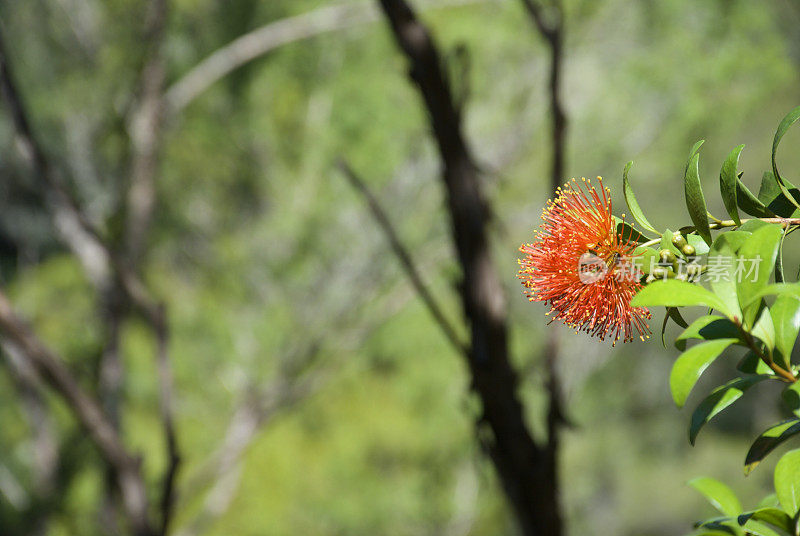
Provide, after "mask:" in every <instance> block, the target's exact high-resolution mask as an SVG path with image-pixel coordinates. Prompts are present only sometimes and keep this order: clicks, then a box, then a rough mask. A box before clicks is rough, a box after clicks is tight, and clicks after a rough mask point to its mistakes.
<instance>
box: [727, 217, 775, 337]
mask: <svg viewBox="0 0 800 536" xmlns="http://www.w3.org/2000/svg"><path fill="white" fill-rule="evenodd" d="M781 235H782V230H781V228H780V227H779V226H777V225H769V226H766V227H762V228H760V229H757V230H755V231H753V234H752V235H751V236H750V237H749V238H748V239H747V241H746V242H745V243H744V245H742V247H741V248H740V249H739V256H740V257H741V260H742V264H743V271H742V273H741V274H740V277H737V289H738V293H739V303H740V305H742V312H743V313H744V324H745V325H746V326H752V325H753V320H755V315H756V313H757V308H758V302H753V303H751V300H752V298H753V296H755V295H756V294H757V293H758V292H759V291H760V290H762V289H763V288H764V287H766V286H767V283H768V282H769V278H770V276H771V275H772V269H773V268H774V267H775V259H776V258H777V256H778V244H779V242H780V239H781ZM744 269H746V270H747V272H745V271H744Z"/></svg>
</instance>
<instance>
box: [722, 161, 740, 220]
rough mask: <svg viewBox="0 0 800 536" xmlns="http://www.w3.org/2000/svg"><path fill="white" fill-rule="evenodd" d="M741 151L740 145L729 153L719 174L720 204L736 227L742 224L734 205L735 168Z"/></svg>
mask: <svg viewBox="0 0 800 536" xmlns="http://www.w3.org/2000/svg"><path fill="white" fill-rule="evenodd" d="M742 149H744V145H740V146H738V147H737V148H736V149H734V150H733V151H731V154H729V155H728V158H726V159H725V162H724V163H723V164H722V170H721V171H720V172H719V189H720V192H721V194H722V202H723V203H724V204H725V210H727V211H728V215H729V216H730V217H731V219H732V220H733V221H734V222H735V223H736V225H741V224H742V221H741V220H740V219H739V209H738V205H737V203H736V180H737V177H736V168H737V167H738V165H739V155H740V154H741V152H742Z"/></svg>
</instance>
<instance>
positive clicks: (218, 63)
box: [166, 0, 492, 115]
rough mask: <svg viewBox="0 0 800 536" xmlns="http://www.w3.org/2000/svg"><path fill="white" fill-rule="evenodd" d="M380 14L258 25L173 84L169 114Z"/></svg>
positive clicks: (348, 11)
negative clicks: (271, 56) (278, 53)
mask: <svg viewBox="0 0 800 536" xmlns="http://www.w3.org/2000/svg"><path fill="white" fill-rule="evenodd" d="M487 1H492V0H441V1H439V2H436V3H432V4H428V5H426V7H428V8H431V9H433V8H443V7H450V6H461V5H468V4H475V3H483V2H487ZM378 15H379V13H378V11H377V10H375V9H374V8H373V7H372V3H371V2H365V1H359V2H352V3H347V4H340V5H335V6H326V7H322V8H319V9H316V10H314V11H310V12H308V13H303V14H301V15H296V16H294V17H288V18H285V19H281V20H278V21H275V22H270V23H268V24H266V25H264V26H262V27H260V28H256V29H255V30H253V31H252V32H250V33H247V34H245V35H243V36H241V37H238V38H236V39H235V40H233V41H231V42H230V43H228V44H227V45H225V46H224V47H222V48H220V49H218V50H217V51H215V52H214V53H212V54H211V55H209V56H208V57H207V58H205V59H204V60H202V61H201V62H200V63H198V64H197V65H196V66H195V67H194V68H192V69H191V70H190V71H189V72H188V73H186V74H185V75H184V76H183V77H182V78H181V79H180V80H178V81H177V82H175V83H174V84H172V86H170V88H169V90H168V91H167V94H166V102H167V110H168V113H169V114H170V115H177V114H178V113H179V112H180V111H181V110H183V109H184V108H185V107H186V106H187V105H188V104H189V103H190V102H192V101H193V100H194V99H195V98H196V97H197V96H198V95H200V94H201V93H202V92H204V91H205V90H206V89H208V88H209V87H211V85H213V84H214V83H215V82H217V81H218V80H220V79H221V78H223V77H224V76H226V75H227V74H230V73H231V72H233V71H235V70H236V69H238V68H239V67H241V66H243V65H244V64H246V63H248V62H250V61H252V60H254V59H256V58H259V57H261V56H263V55H265V54H267V53H268V52H270V51H272V50H275V49H276V48H278V47H280V46H283V45H286V44H289V43H293V42H296V41H301V40H303V39H308V38H311V37H315V36H317V35H322V34H325V33H328V32H334V31H337V30H343V29H345V28H350V27H353V26H360V25H363V24H368V23H371V22H376V21H378V20H379V16H378Z"/></svg>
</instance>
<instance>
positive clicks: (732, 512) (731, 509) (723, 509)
mask: <svg viewBox="0 0 800 536" xmlns="http://www.w3.org/2000/svg"><path fill="white" fill-rule="evenodd" d="M689 485H690V486H692V487H693V488H694V489H696V490H697V491H699V492H700V493H702V494H703V496H704V497H705V498H706V499H707V500H708V502H710V503H711V505H712V506H713V507H714V508H716V509H717V510H719V511H720V513H722V514H725V515H726V516H730V517H736V516H738V515H739V514H741V513H742V504H741V503H740V502H739V499H738V498H737V497H736V494H735V493H734V492H733V490H731V488H729V487H728V486H726V485H725V484H723V483H722V482H720V481H719V480H715V479H713V478H708V477H700V478H695V479H693V480H690V481H689Z"/></svg>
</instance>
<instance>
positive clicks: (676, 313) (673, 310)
mask: <svg viewBox="0 0 800 536" xmlns="http://www.w3.org/2000/svg"><path fill="white" fill-rule="evenodd" d="M670 319H671V320H672V321H673V322H675V323H676V324H678V325H679V326H680V327H682V328H684V329H686V328H688V327H689V324H687V323H686V320H685V319H684V318H683V315H681V311H680V309H678V308H677V307H667V309H666V313H665V314H664V321H663V322H662V323H661V345H662V346H663V347H664V348H666V347H667V342H666V341H665V340H664V333H665V332H666V331H667V323H668V321H669V320H670ZM684 346H685V344H684Z"/></svg>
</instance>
